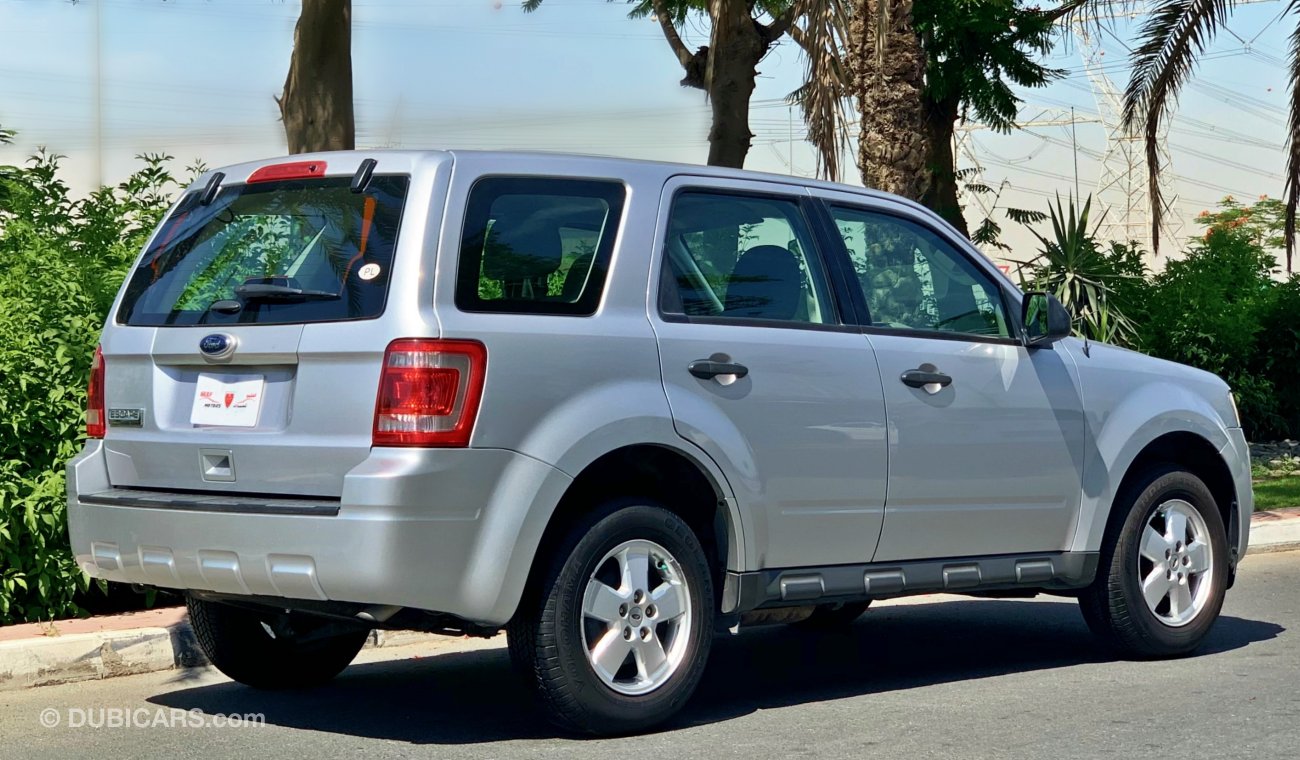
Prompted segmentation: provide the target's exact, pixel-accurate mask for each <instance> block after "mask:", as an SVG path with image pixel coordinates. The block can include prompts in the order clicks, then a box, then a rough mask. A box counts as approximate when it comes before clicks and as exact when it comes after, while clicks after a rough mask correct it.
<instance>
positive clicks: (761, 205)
mask: <svg viewBox="0 0 1300 760" xmlns="http://www.w3.org/2000/svg"><path fill="white" fill-rule="evenodd" d="M664 257H665V260H666V261H665V266H664V269H663V271H664V282H663V287H662V289H661V299H660V309H661V310H662V311H663V312H664V313H666V314H684V315H686V316H689V317H705V318H707V317H719V318H724V319H756V320H757V319H761V320H778V321H783V322H803V323H809V324H835V323H837V322H838V320H837V319H836V316H835V310H834V304H833V303H832V301H831V298H830V289H829V288H828V287H827V284H826V282H827V280H826V273H825V271H824V270H823V269H822V264H821V260H820V259H819V258H818V256H817V253H816V250H815V249H814V248H813V242H812V236H811V235H810V234H809V230H808V225H807V224H806V222H805V220H804V217H803V213H802V211H800V209H799V204H798V203H796V202H795V201H791V200H783V199H778V198H770V197H764V196H744V195H731V194H722V193H709V192H704V191H687V192H683V193H679V194H678V195H677V196H676V197H675V198H674V199H673V205H672V209H671V211H670V213H669V217H668V235H667V241H666V247H665V251H664Z"/></svg>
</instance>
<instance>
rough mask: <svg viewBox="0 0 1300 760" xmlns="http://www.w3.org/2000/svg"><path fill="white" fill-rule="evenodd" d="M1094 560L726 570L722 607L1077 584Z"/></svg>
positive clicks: (1046, 557)
mask: <svg viewBox="0 0 1300 760" xmlns="http://www.w3.org/2000/svg"><path fill="white" fill-rule="evenodd" d="M1097 563H1098V555H1097V554H1096V553H1095V552H1053V553H1046V554H1005V555H999V556H992V557H957V558H952V559H938V560H914V561H907V562H885V563H871V564H864V565H832V566H828V567H800V568H787V569H775V570H759V571H756V572H751V573H733V572H728V573H727V575H726V578H725V579H724V580H723V589H722V613H723V614H724V615H726V614H733V613H740V612H749V611H750V610H756V609H761V608H772V607H797V606H802V605H807V604H821V603H824V602H844V601H853V600H858V599H887V598H890V597H896V596H912V595H914V594H930V593H935V592H941V591H951V592H957V593H970V592H977V591H997V590H1004V589H1024V590H1032V589H1046V590H1067V589H1077V588H1083V587H1084V586H1087V585H1088V584H1089V583H1092V579H1093V578H1094V577H1095V576H1096V574H1097Z"/></svg>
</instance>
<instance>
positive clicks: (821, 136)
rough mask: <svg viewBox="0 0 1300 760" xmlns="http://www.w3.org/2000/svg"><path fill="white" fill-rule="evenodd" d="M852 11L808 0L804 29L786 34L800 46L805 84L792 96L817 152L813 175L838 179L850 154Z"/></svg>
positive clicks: (833, 2) (841, 3)
mask: <svg viewBox="0 0 1300 760" xmlns="http://www.w3.org/2000/svg"><path fill="white" fill-rule="evenodd" d="M850 12H851V11H850V8H849V6H848V5H847V3H846V0H807V2H806V3H805V9H804V14H803V23H804V25H803V26H802V27H794V28H792V29H791V30H790V34H791V37H793V38H794V40H795V42H796V43H798V45H799V46H800V47H801V48H803V50H804V58H805V60H806V62H807V64H806V69H805V71H806V75H805V77H804V83H803V85H802V86H800V87H799V89H798V90H795V91H794V92H793V93H791V95H790V99H791V100H792V101H793V102H795V103H798V104H799V107H800V110H801V111H802V112H803V118H804V123H805V124H806V125H807V126H808V141H809V142H810V143H812V145H813V147H814V148H815V149H816V153H817V175H818V176H820V177H825V178H826V179H829V180H832V181H835V180H838V179H839V170H840V157H841V156H842V155H843V154H844V153H847V152H848V151H849V150H850V146H851V138H852V134H853V133H852V132H851V124H852V116H851V113H852V109H851V104H850V103H849V75H848V72H847V71H846V70H845V68H844V66H845V63H844V61H845V58H844V56H843V51H844V50H845V49H847V39H848V28H849V13H850Z"/></svg>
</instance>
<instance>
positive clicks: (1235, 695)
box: [0, 552, 1300, 760]
mask: <svg viewBox="0 0 1300 760" xmlns="http://www.w3.org/2000/svg"><path fill="white" fill-rule="evenodd" d="M944 599H945V601H942V602H938V603H926V604H909V605H885V606H881V607H879V608H877V609H873V610H871V611H870V612H869V613H868V614H867V615H866V616H865V617H864V618H863V619H861V620H860V621H859V622H858V624H857V625H856V626H854V627H853V629H852V630H851V631H849V632H847V633H844V634H837V635H824V636H810V635H806V634H799V633H797V632H794V631H791V630H789V629H787V628H782V627H768V628H754V629H751V630H749V631H746V632H744V633H742V634H741V635H739V636H734V637H728V638H721V639H719V640H718V642H717V643H716V645H715V647H714V650H713V659H712V662H711V663H710V666H709V669H708V672H707V674H706V676H705V680H704V683H703V685H702V687H701V689H700V691H699V693H698V694H697V696H696V697H695V699H694V700H693V701H692V703H691V704H690V705H689V707H688V708H687V710H686V711H685V713H684V714H683V715H682V717H681V718H680V719H679V720H678V721H676V722H675V723H674V724H673V725H671V726H669V727H668V728H667V729H665V730H663V731H661V732H658V733H655V734H652V735H649V736H642V737H631V738H621V739H612V740H583V739H572V738H567V737H562V736H557V735H556V734H555V733H554V732H553V731H552V730H551V729H550V728H549V727H548V725H547V724H546V723H544V722H543V721H541V720H540V719H539V718H538V717H537V713H536V712H535V711H534V710H533V708H532V705H531V702H530V697H529V694H528V692H527V691H526V690H525V689H524V688H523V687H522V686H521V685H520V684H519V683H518V682H517V681H516V680H515V678H514V676H513V674H512V672H511V670H510V667H509V664H508V662H507V658H506V655H505V651H504V649H502V645H503V640H502V639H499V638H498V639H495V640H492V641H489V642H483V643H482V644H480V645H479V646H480V648H479V649H477V650H472V651H451V652H446V651H443V652H442V653H438V650H432V649H429V648H427V647H426V648H424V649H421V648H419V647H405V648H400V649H387V650H386V649H380V650H371V651H367V652H365V653H363V657H362V661H360V662H358V663H357V664H354V665H353V666H352V667H351V668H349V669H348V670H347V671H346V672H345V673H344V674H343V675H342V676H341V677H340V678H339V679H337V680H336V681H335V682H333V683H332V684H331V685H329V686H327V687H324V688H321V689H318V690H315V691H312V692H305V693H297V694H267V693H260V692H256V691H253V690H250V689H247V688H244V687H242V686H239V685H237V684H233V683H231V682H230V681H227V680H225V679H224V678H222V677H220V676H219V675H216V674H214V673H213V672H211V671H195V672H189V673H177V672H171V673H156V674H150V675H140V676H131V677H125V678H116V679H111V680H107V681H99V682H94V683H82V684H74V685H68V686H50V687H44V688H38V689H31V690H27V691H23V692H7V693H0V757H14V758H20V757H22V758H30V757H46V758H82V757H94V758H119V757H120V758H152V757H171V758H189V757H240V758H278V757H286V758H287V757H308V758H326V757H334V756H343V755H349V756H351V755H356V754H359V753H361V752H364V753H365V754H366V755H367V756H369V757H373V758H389V757H438V758H443V757H456V758H462V757H464V758H514V757H563V758H566V760H567V759H568V758H574V759H575V760H577V759H582V758H600V759H601V760H608V759H609V758H636V759H637V760H661V759H662V760H667V759H669V758H709V759H710V760H716V759H718V758H731V757H742V758H746V759H747V760H757V759H760V758H804V757H810V758H864V757H882V758H924V757H937V758H961V759H962V760H967V759H969V758H983V757H996V758H1049V757H1050V758H1099V757H1124V758H1155V757H1174V758H1178V760H1193V759H1194V758H1215V759H1216V760H1218V759H1221V758H1238V757H1258V758H1268V759H1269V760H1282V759H1283V758H1291V757H1297V756H1300V648H1298V647H1297V643H1300V638H1298V635H1297V631H1298V630H1300V552H1289V553H1284V554H1265V555H1256V556H1252V557H1249V558H1248V559H1247V560H1246V562H1245V564H1244V565H1243V567H1242V572H1241V575H1240V577H1239V579H1238V583H1237V586H1236V588H1234V589H1233V590H1232V591H1231V592H1230V593H1229V597H1228V603H1227V606H1226V608H1225V610H1224V615H1223V617H1222V618H1221V619H1220V621H1219V623H1218V625H1217V626H1216V627H1215V629H1214V631H1213V632H1212V634H1211V635H1210V637H1209V639H1208V640H1207V642H1206V644H1205V646H1204V647H1203V649H1202V651H1201V652H1200V653H1198V654H1197V655H1196V656H1193V657H1191V658H1187V659H1182V660H1176V661H1167V662H1122V661H1117V660H1115V659H1113V658H1112V657H1110V656H1109V655H1108V654H1107V653H1106V652H1104V651H1102V650H1101V649H1099V648H1098V647H1097V645H1096V644H1095V643H1094V641H1093V639H1092V637H1091V636H1090V634H1089V633H1088V631H1087V630H1086V629H1085V627H1084V625H1083V622H1082V620H1081V618H1080V617H1079V613H1078V610H1077V608H1076V606H1075V604H1073V603H1072V602H1070V601H1068V600H1062V599H1052V598H1043V599H1037V600H1031V601H1028V600H1027V601H992V600H964V599H963V600H953V599H954V598H950V597H945V598H944ZM458 646H459V645H458ZM99 708H105V709H106V710H114V709H116V710H117V711H119V714H122V715H123V717H121V718H120V720H121V721H122V722H128V723H136V724H147V723H152V722H154V721H168V720H172V721H177V722H179V719H177V718H173V717H168V716H172V715H175V714H177V713H174V712H173V710H183V711H191V710H202V711H204V712H205V713H207V714H208V715H213V714H217V713H222V714H226V713H262V714H264V715H265V725H263V726H260V727H228V726H227V727H213V726H206V727H195V726H190V725H184V726H176V725H172V726H170V727H168V726H166V725H161V724H160V725H157V726H153V727H140V726H127V727H120V728H100V729H92V728H87V727H84V726H80V727H69V725H68V723H69V721H72V722H74V723H76V722H83V723H84V722H90V721H91V720H99V718H97V717H96V716H99V715H103V716H104V718H103V719H104V720H111V717H109V716H110V715H111V713H109V712H104V713H96V712H94V711H95V710H98V709H99ZM43 710H47V711H50V712H51V713H53V714H54V715H56V716H57V717H58V719H59V720H60V723H61V725H60V726H59V727H56V728H45V727H43V726H42V724H41V720H42V711H43ZM127 711H130V713H131V715H130V717H127V716H126V715H125V713H126V712H127ZM185 714H186V715H187V716H190V715H193V713H185ZM158 715H162V716H163V717H162V718H158V717H156V716H158ZM47 719H48V714H47ZM186 720H187V721H188V720H190V718H188V717H187V718H186Z"/></svg>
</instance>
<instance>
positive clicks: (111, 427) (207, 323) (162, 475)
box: [103, 161, 411, 498]
mask: <svg viewBox="0 0 1300 760" xmlns="http://www.w3.org/2000/svg"><path fill="white" fill-rule="evenodd" d="M370 168H371V170H373V165H372V166H371V167H370ZM324 169H325V162H324V161H315V162H297V163H293V164H280V165H275V166H271V167H264V168H263V169H260V170H258V171H255V172H253V173H252V175H251V176H249V178H248V181H247V182H239V183H233V184H231V183H227V184H225V185H221V186H219V187H218V185H215V184H214V185H212V186H211V188H210V189H205V188H198V189H196V190H194V191H191V192H190V193H189V194H187V195H186V196H185V197H184V198H183V199H182V200H181V201H180V203H178V204H177V206H176V208H175V209H174V210H173V211H172V212H171V213H170V215H169V216H168V218H167V220H166V221H165V222H164V223H163V225H162V226H161V227H160V229H159V230H158V232H157V233H156V234H155V235H154V238H153V242H152V243H151V244H150V247H149V249H148V250H147V251H146V252H145V254H144V256H143V257H142V259H141V260H140V263H139V264H138V266H137V267H136V269H135V270H134V271H133V272H132V273H131V274H130V275H129V276H128V278H127V284H126V286H125V288H124V291H123V294H122V298H121V302H120V305H119V307H118V310H117V313H116V314H115V315H114V318H113V319H112V320H110V325H109V326H108V328H107V329H106V330H105V334H104V338H103V352H104V363H105V377H106V380H105V407H106V412H107V420H108V427H107V432H106V435H105V441H104V446H105V451H106V457H107V462H108V470H109V479H110V481H111V482H112V484H113V486H115V487H118V488H146V489H164V490H170V491H176V490H180V491H220V492H228V493H244V494H280V495H294V496H320V497H327V498H337V497H338V496H339V495H340V493H341V491H342V485H343V476H344V475H345V474H346V473H347V472H348V470H350V469H351V468H352V467H354V466H356V465H357V464H358V463H360V462H361V461H363V460H364V459H365V458H366V457H367V456H368V454H369V451H370V446H371V429H372V424H373V418H374V403H375V389H376V387H377V381H378V377H379V373H380V367H381V363H382V359H383V354H384V348H385V346H386V344H387V342H388V341H387V338H388V336H387V335H385V334H384V333H383V330H382V328H381V324H382V322H381V321H377V320H379V318H380V317H381V315H382V314H383V313H384V311H385V307H386V305H387V301H388V296H389V284H390V282H391V280H392V273H393V265H394V259H395V253H394V252H395V249H396V245H397V236H398V231H399V228H400V227H401V218H402V210H403V206H404V204H405V200H406V196H407V193H408V190H409V189H410V182H411V180H410V177H409V176H407V175H398V174H382V173H375V174H373V175H367V176H363V174H364V165H363V171H359V172H358V173H357V175H356V176H355V177H354V176H352V175H347V176H324ZM216 181H217V182H220V181H221V178H220V177H218V179H217V180H216ZM205 201H206V202H205Z"/></svg>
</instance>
